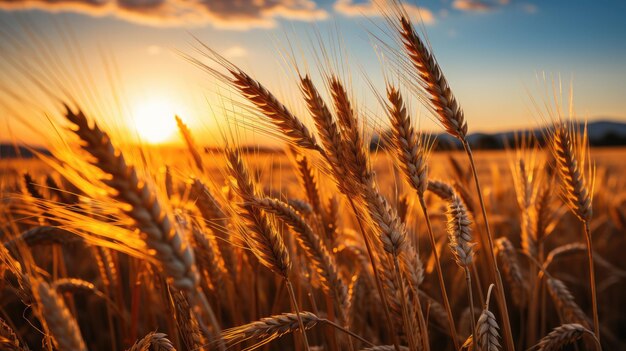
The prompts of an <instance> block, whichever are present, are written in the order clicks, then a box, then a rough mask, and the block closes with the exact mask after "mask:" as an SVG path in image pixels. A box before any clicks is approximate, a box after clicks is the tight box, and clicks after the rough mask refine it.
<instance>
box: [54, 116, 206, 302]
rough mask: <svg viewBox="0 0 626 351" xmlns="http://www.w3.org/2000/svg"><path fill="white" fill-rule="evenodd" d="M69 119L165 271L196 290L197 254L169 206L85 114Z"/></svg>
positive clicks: (181, 284) (179, 283) (179, 284)
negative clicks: (176, 222) (128, 207)
mask: <svg viewBox="0 0 626 351" xmlns="http://www.w3.org/2000/svg"><path fill="white" fill-rule="evenodd" d="M66 118H67V120H68V121H70V122H72V123H73V124H74V125H75V127H76V128H75V129H74V132H75V133H76V135H78V136H79V137H80V139H81V140H82V141H83V145H82V148H83V149H84V150H85V151H87V152H88V153H89V154H91V155H92V156H93V157H94V158H95V165H96V166H97V167H98V168H100V169H101V170H102V171H103V172H105V173H107V174H109V175H110V176H111V178H110V179H103V182H104V183H105V184H106V185H108V186H110V187H111V188H112V189H114V190H115V192H114V193H111V196H112V197H113V198H115V199H117V200H119V201H122V202H123V203H126V204H128V205H130V207H131V208H130V209H127V210H124V212H125V213H126V214H127V215H128V216H129V217H130V218H132V219H133V220H134V221H135V223H136V224H137V227H138V229H139V230H140V231H141V233H142V234H143V236H142V239H143V240H144V241H145V243H146V245H147V246H148V248H150V249H151V250H152V251H153V252H154V255H153V256H154V257H155V258H156V259H157V260H158V261H159V262H160V263H161V268H162V269H163V270H164V271H165V272H166V274H167V276H168V277H169V278H171V279H172V280H173V282H174V286H176V287H177V288H179V289H184V290H188V291H191V290H193V289H195V287H196V284H197V282H198V275H197V272H196V268H195V265H194V257H193V251H192V249H191V247H189V245H188V244H187V242H186V240H185V238H184V237H183V236H182V235H181V233H180V232H179V230H178V229H177V228H176V226H175V223H174V222H173V221H172V219H171V218H170V215H169V213H168V211H167V209H166V207H165V206H163V205H162V204H161V202H160V201H159V199H158V197H157V196H156V192H155V191H154V190H153V189H152V188H151V186H150V185H149V183H148V182H146V181H145V180H143V179H141V178H140V177H139V175H138V174H137V171H136V170H135V169H134V168H133V167H132V166H129V165H128V164H127V163H126V160H125V158H124V155H123V154H122V153H121V152H119V151H118V150H117V149H116V148H115V147H114V146H113V144H112V142H111V139H110V138H109V136H108V134H107V133H106V132H104V131H102V130H101V129H100V128H99V127H98V125H97V124H95V123H94V124H93V126H90V125H89V121H88V120H87V117H85V115H84V114H83V112H82V111H79V112H78V113H74V112H73V111H71V110H70V109H69V107H68V108H67V112H66Z"/></svg>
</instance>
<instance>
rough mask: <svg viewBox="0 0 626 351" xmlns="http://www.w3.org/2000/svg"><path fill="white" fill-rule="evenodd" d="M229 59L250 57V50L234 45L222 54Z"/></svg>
mask: <svg viewBox="0 0 626 351" xmlns="http://www.w3.org/2000/svg"><path fill="white" fill-rule="evenodd" d="M222 55H224V57H226V58H227V59H235V58H241V57H246V56H248V50H246V48H244V47H243V46H239V45H234V46H231V47H229V48H228V49H226V50H224V52H223V53H222Z"/></svg>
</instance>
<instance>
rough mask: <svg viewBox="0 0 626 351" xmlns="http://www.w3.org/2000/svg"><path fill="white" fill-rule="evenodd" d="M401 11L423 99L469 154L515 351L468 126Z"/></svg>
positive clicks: (508, 341) (506, 333)
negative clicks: (468, 138)
mask: <svg viewBox="0 0 626 351" xmlns="http://www.w3.org/2000/svg"><path fill="white" fill-rule="evenodd" d="M397 7H399V8H398V9H397V15H398V20H399V22H400V23H399V25H397V28H396V29H397V30H398V31H399V34H400V37H401V40H402V43H403V45H404V48H405V51H406V53H407V55H408V56H409V59H410V60H411V62H412V63H413V66H414V67H415V69H416V70H417V78H418V80H419V82H418V83H419V84H420V86H421V89H422V90H423V95H425V97H426V98H427V99H428V101H429V102H430V104H431V108H432V110H433V111H434V112H435V114H436V116H437V118H438V120H439V122H440V123H441V125H442V126H443V127H444V129H445V130H446V132H448V134H450V135H452V136H454V137H456V138H457V139H459V140H460V141H461V143H462V144H463V148H464V150H465V153H466V154H467V157H468V158H469V161H470V166H471V169H472V175H473V177H474V183H475V186H476V191H477V193H478V199H479V201H480V206H481V210H482V217H483V221H484V222H485V228H486V234H487V238H486V239H487V240H484V239H482V238H481V244H482V246H483V248H484V249H485V251H487V255H486V257H487V263H488V265H489V267H490V273H491V276H492V277H493V279H494V280H495V283H496V292H497V294H498V295H497V297H498V299H497V301H498V307H499V309H500V313H501V314H502V324H503V328H504V340H505V343H506V346H507V350H509V351H513V350H515V345H514V343H513V333H512V331H511V325H510V320H509V312H508V309H507V305H506V297H505V295H504V286H503V284H502V278H501V276H500V271H499V270H498V265H497V262H496V258H495V253H494V249H493V235H492V234H491V229H490V226H489V220H488V218H487V210H486V207H485V202H484V199H483V195H482V190H481V187H480V182H479V180H478V172H477V170H476V163H475V161H474V155H473V153H472V149H471V147H470V145H469V142H468V140H467V122H466V121H465V116H464V114H463V110H462V109H461V107H460V105H459V104H458V102H457V101H456V98H455V97H454V94H453V93H452V90H451V89H450V86H449V85H448V82H447V80H446V78H445V76H444V74H443V72H442V70H441V68H440V67H439V64H438V63H437V60H436V59H435V57H434V56H433V54H432V53H431V52H430V50H429V49H428V47H427V46H426V44H425V43H424V42H423V41H422V39H421V38H420V37H419V36H418V34H417V32H416V31H415V29H414V28H413V25H412V24H411V22H410V20H409V19H408V18H407V16H406V13H405V11H404V10H403V9H402V8H401V5H397Z"/></svg>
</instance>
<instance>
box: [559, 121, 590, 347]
mask: <svg viewBox="0 0 626 351" xmlns="http://www.w3.org/2000/svg"><path fill="white" fill-rule="evenodd" d="M551 138H552V152H553V155H554V158H555V162H556V168H557V171H558V174H559V176H560V179H561V182H560V184H561V194H562V197H563V200H564V201H565V203H566V204H567V206H568V207H569V208H570V210H571V211H572V212H573V213H574V214H575V215H576V216H577V217H578V219H580V221H581V222H583V224H584V229H585V239H586V240H587V259H588V265H589V285H590V287H591V303H592V307H593V330H594V333H595V334H596V338H597V339H598V341H600V322H599V317H598V300H597V291H596V289H597V288H596V276H595V270H594V265H593V245H592V238H591V229H590V227H589V223H590V222H591V216H592V213H593V211H592V197H591V194H592V193H593V183H594V173H593V172H594V171H593V167H592V166H591V165H590V162H589V148H588V141H587V129H586V127H585V130H584V133H583V135H579V131H578V130H577V128H576V127H574V125H573V123H572V122H560V123H558V124H557V125H555V126H554V129H553V131H552V136H551ZM585 166H587V167H588V169H585ZM585 171H587V173H588V175H587V176H588V177H589V181H590V183H587V179H585V174H584V173H585ZM589 184H591V187H589Z"/></svg>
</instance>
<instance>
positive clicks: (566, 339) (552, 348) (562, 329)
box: [537, 323, 602, 351]
mask: <svg viewBox="0 0 626 351" xmlns="http://www.w3.org/2000/svg"><path fill="white" fill-rule="evenodd" d="M585 334H588V335H590V336H591V337H592V338H593V341H594V343H595V347H596V350H597V351H600V350H602V348H601V347H600V342H599V341H598V339H597V338H596V337H595V335H594V334H593V332H592V331H590V330H589V329H587V328H585V327H583V326H582V325H580V324H576V323H572V324H563V325H560V326H558V327H556V328H554V329H553V330H552V331H551V332H550V333H549V334H548V335H546V336H544V337H543V338H542V339H541V340H540V341H539V343H538V344H537V351H558V350H561V349H562V348H563V347H564V346H566V345H569V344H572V343H574V342H576V341H578V340H580V339H582V338H583V337H584V336H585Z"/></svg>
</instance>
